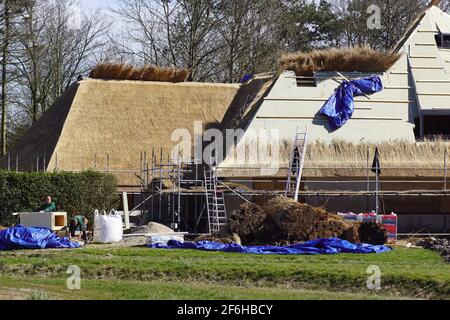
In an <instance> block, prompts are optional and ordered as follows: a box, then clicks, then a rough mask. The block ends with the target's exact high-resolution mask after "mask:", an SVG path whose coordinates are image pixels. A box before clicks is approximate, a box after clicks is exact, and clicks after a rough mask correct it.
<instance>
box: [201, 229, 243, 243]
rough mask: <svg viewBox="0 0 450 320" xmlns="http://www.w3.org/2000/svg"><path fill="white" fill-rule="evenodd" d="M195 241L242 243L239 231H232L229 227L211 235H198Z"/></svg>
mask: <svg viewBox="0 0 450 320" xmlns="http://www.w3.org/2000/svg"><path fill="white" fill-rule="evenodd" d="M194 241H195V242H199V241H213V242H217V243H224V244H231V243H237V244H242V241H241V238H240V237H239V235H238V234H237V233H231V232H230V231H229V230H228V229H222V230H220V231H219V232H216V233H213V234H211V235H202V236H199V237H197V238H196V239H195V240H194Z"/></svg>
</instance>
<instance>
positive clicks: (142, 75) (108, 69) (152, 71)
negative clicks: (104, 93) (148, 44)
mask: <svg viewBox="0 0 450 320" xmlns="http://www.w3.org/2000/svg"><path fill="white" fill-rule="evenodd" d="M188 76H189V70H186V69H176V68H160V67H156V66H144V67H139V68H136V67H133V66H131V65H125V64H120V63H101V64H98V65H97V66H95V67H94V68H93V69H92V70H91V73H90V75H89V77H91V78H93V79H103V80H135V81H158V82H173V83H176V82H185V81H186V79H187V78H188Z"/></svg>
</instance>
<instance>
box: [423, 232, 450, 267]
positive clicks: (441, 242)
mask: <svg viewBox="0 0 450 320" xmlns="http://www.w3.org/2000/svg"><path fill="white" fill-rule="evenodd" d="M416 245H418V246H419V247H422V248H424V249H428V250H433V251H437V252H439V253H440V255H441V256H442V257H443V258H444V260H445V262H449V263H450V242H449V241H448V240H447V239H436V238H427V239H420V240H418V241H417V242H416Z"/></svg>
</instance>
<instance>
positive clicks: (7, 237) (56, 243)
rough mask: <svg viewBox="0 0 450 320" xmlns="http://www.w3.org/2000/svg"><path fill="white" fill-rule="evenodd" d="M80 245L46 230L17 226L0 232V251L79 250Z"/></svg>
mask: <svg viewBox="0 0 450 320" xmlns="http://www.w3.org/2000/svg"><path fill="white" fill-rule="evenodd" d="M79 247H80V244H79V243H77V242H72V241H70V240H69V239H68V238H60V237H58V236H57V235H56V234H54V233H53V232H52V231H51V230H50V229H48V228H42V227H33V228H29V227H24V226H22V225H18V226H16V227H13V228H9V229H5V230H2V231H0V250H18V249H50V248H54V249H63V248H79Z"/></svg>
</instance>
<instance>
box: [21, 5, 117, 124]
mask: <svg viewBox="0 0 450 320" xmlns="http://www.w3.org/2000/svg"><path fill="white" fill-rule="evenodd" d="M72 5H73V1H68V0H62V1H56V2H54V1H46V0H41V1H36V2H35V3H32V4H30V5H29V6H27V7H26V10H25V11H24V14H23V15H22V21H21V23H20V24H18V26H17V27H16V30H15V31H16V32H17V34H18V38H19V43H18V50H17V54H16V56H15V59H16V61H17V70H18V73H19V74H20V78H19V79H18V81H17V82H18V84H19V92H18V98H17V101H16V105H17V107H19V108H20V109H21V110H23V111H24V112H25V113H26V114H27V115H28V116H29V118H30V120H31V122H34V121H36V120H37V119H38V118H39V116H40V115H41V114H42V113H43V112H45V110H47V109H48V107H49V106H51V105H52V104H53V103H54V102H55V101H56V100H57V99H58V98H59V97H60V96H61V95H62V94H63V92H64V91H65V90H66V88H67V87H68V86H69V85H70V84H71V83H72V82H73V81H75V79H76V77H77V76H78V75H80V74H85V73H86V72H87V71H88V70H89V69H90V68H91V67H92V64H95V60H96V59H95V55H96V54H97V53H98V51H101V50H102V48H103V46H104V45H105V43H106V41H107V38H106V32H107V30H108V27H109V23H107V22H105V21H103V20H101V19H99V18H98V15H96V14H95V13H94V14H92V15H88V16H87V15H85V16H82V17H80V19H79V20H78V21H72V20H71V16H72V14H71V10H72V9H71V7H72Z"/></svg>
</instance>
